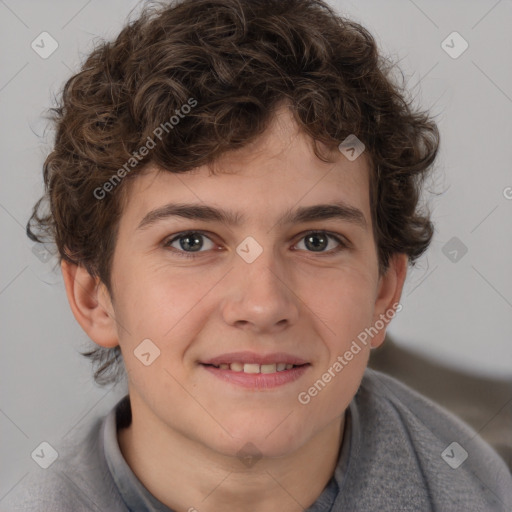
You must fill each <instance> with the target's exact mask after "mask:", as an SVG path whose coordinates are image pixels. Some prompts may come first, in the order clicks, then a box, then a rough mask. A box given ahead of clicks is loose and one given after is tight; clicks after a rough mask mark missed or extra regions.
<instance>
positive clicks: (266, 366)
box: [260, 364, 277, 373]
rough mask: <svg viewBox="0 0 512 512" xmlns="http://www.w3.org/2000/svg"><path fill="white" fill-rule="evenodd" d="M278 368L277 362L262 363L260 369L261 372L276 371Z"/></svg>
mask: <svg viewBox="0 0 512 512" xmlns="http://www.w3.org/2000/svg"><path fill="white" fill-rule="evenodd" d="M276 369H277V365H276V364H262V365H261V370H260V371H261V373H276Z"/></svg>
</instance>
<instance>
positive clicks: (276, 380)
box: [199, 352, 311, 390]
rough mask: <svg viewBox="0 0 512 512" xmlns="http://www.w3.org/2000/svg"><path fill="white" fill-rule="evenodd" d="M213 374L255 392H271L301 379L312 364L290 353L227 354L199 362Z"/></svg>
mask: <svg viewBox="0 0 512 512" xmlns="http://www.w3.org/2000/svg"><path fill="white" fill-rule="evenodd" d="M199 364H200V366H202V367H203V368H204V369H205V370H207V371H208V372H209V373H210V374H211V375H214V376H215V377H217V378H219V379H221V380H223V381H225V382H229V383H230V384H232V385H235V386H242V387H244V388H249V389H253V390H263V389H270V388H274V387H277V386H281V385H284V384H287V383H290V382H293V381H295V380H297V379H299V378H300V377H301V376H302V375H303V374H304V373H305V372H306V371H307V369H308V368H309V367H310V366H311V363H309V362H307V361H306V360H304V359H301V358H299V357H296V356H292V355H290V354H285V353H278V354H268V355H259V354H255V353H252V352H237V353H231V354H224V355H221V356H217V357H215V358H212V359H209V360H207V361H204V362H200V363H199Z"/></svg>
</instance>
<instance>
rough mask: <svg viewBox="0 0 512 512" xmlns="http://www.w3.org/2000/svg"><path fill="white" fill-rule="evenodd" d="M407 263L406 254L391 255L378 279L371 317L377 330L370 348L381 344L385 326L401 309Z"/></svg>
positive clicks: (384, 334)
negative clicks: (372, 315)
mask: <svg viewBox="0 0 512 512" xmlns="http://www.w3.org/2000/svg"><path fill="white" fill-rule="evenodd" d="M408 263H409V258H408V256H407V254H402V253H396V254H393V255H392V256H391V257H390V260H389V266H388V269H387V271H386V273H385V274H384V275H382V276H381V277H380V279H379V287H378V293H377V299H376V301H375V313H374V317H373V325H374V326H375V328H377V329H378V334H376V335H375V336H374V337H373V338H372V342H371V346H372V348H377V347H379V346H380V345H381V344H382V343H383V341H384V338H385V336H386V327H387V325H388V324H389V322H390V321H391V320H392V319H393V317H394V316H395V314H396V313H397V312H398V311H399V310H400V309H401V305H399V304H400V297H401V296H402V289H403V287H404V282H405V278H406V276H407V265H408ZM380 327H382V328H380Z"/></svg>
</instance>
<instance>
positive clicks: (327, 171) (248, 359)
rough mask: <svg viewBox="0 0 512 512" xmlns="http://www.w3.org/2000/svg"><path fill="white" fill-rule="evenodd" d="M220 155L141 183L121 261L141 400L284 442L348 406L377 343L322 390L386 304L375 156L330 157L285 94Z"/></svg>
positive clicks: (186, 427) (124, 339) (171, 421)
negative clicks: (375, 216) (278, 106)
mask: <svg viewBox="0 0 512 512" xmlns="http://www.w3.org/2000/svg"><path fill="white" fill-rule="evenodd" d="M216 170H217V172H218V173H217V174H211V173H210V172H209V169H208V168H206V167H204V168H202V167H201V168H198V169H196V170H194V171H192V172H189V173H186V174H179V175H178V174H173V173H170V172H165V171H160V172H159V171H158V169H156V168H148V170H147V172H146V173H144V174H143V175H141V176H139V177H138V178H137V179H135V180H134V181H133V183H131V184H130V187H131V188H130V189H129V194H128V200H127V202H126V205H125V207H124V211H123V215H122V218H121V220H120V225H119V233H118V240H117V244H116V249H115V252H114V257H113V262H112V274H111V275H112V290H113V300H112V308H113V313H114V315H115V318H116V321H117V325H118V340H119V344H120V346H121V350H122V353H123V356H124V361H125V365H126V368H127V371H128V374H129V388H130V394H131V397H132V407H134V406H135V405H133V404H137V407H138V408H140V409H142V410H143V414H145V417H146V418H148V421H152V422H154V423H155V424H158V425H161V426H165V427H166V428H168V429H172V431H174V432H176V433H178V434H180V435H182V436H185V437H187V438H189V439H191V440H193V441H196V442H198V443H200V444H202V445H204V446H207V447H209V448H210V449H213V450H215V451H217V452H219V453H223V454H229V455H234V454H236V453H237V452H238V451H239V450H240V449H241V447H243V446H244V445H245V444H246V443H248V442H251V443H253V444H254V445H255V446H256V447H257V448H258V450H259V451H260V452H262V453H263V454H265V455H267V456H270V457H272V456H281V455H285V454H287V453H291V452H293V451H294V450H296V449H298V448H299V447H301V446H302V445H304V444H305V443H307V442H308V440H310V439H312V438H313V437H314V436H315V435H317V434H318V433H319V432H321V431H322V429H324V428H326V426H327V425H328V424H330V423H332V422H333V421H335V420H336V419H337V418H340V417H341V415H342V414H343V412H344V410H345V408H346V407H347V405H348V404H349V402H350V401H351V399H352V398H353V396H354V394H355V392H356V391H357V388H358V386H359V384H360V381H361V378H362V375H363V372H364V369H365V367H366V363H367V359H368V354H369V350H370V344H369V343H368V344H367V345H366V346H362V347H361V349H360V351H359V352H358V353H357V354H356V355H354V356H353V358H352V359H351V360H350V361H346V363H347V364H346V365H344V367H343V369H342V371H338V372H336V371H334V372H331V373H333V374H334V375H335V376H333V377H332V378H331V379H330V382H328V383H326V384H325V386H324V387H322V389H321V390H320V391H318V389H317V393H316V394H315V393H313V396H312V395H311V394H310V393H308V390H309V389H310V388H311V387H312V386H313V385H314V383H315V382H316V381H317V380H318V379H321V377H322V375H323V374H324V373H325V372H326V371H327V370H328V369H329V368H332V366H333V363H334V362H335V361H336V360H337V358H338V356H343V355H344V354H345V353H346V352H347V350H349V349H350V346H351V344H352V342H353V340H355V339H356V338H357V336H358V335H359V334H360V333H361V332H362V331H364V329H365V328H367V327H369V326H371V325H372V324H373V323H374V322H375V319H376V318H378V315H379V313H382V312H383V311H382V305H381V304H380V303H379V299H378V298H379V293H380V290H381V285H382V281H381V278H379V274H378V261H377V253H376V247H375V242H374V239H373V236H372V224H371V216H370V204H369V173H368V167H367V162H366V160H365V158H364V154H363V156H361V157H359V158H357V159H356V160H355V161H353V162H351V161H349V160H348V159H346V158H345V157H344V156H343V155H342V154H341V153H338V154H337V155H336V161H335V163H323V162H322V161H320V160H319V159H318V158H317V157H316V156H315V155H314V153H313V150H312V147H311V144H310V141H309V139H308V138H307V137H306V136H305V135H303V134H301V133H300V132H299V131H298V129H297V126H296V125H295V123H294V122H293V120H292V117H291V116H290V115H289V113H288V112H287V111H286V110H284V109H283V110H280V111H279V112H278V115H277V116H276V118H275V120H274V122H273V124H272V125H271V127H270V128H269V129H268V130H267V132H265V134H264V135H263V136H262V137H261V138H260V139H258V141H257V142H256V143H254V144H252V145H251V146H249V147H246V148H244V149H243V150H240V151H236V152H232V153H230V154H228V155H226V156H224V157H223V158H222V159H221V160H220V161H218V163H217V164H216ZM177 204H180V205H182V206H183V205H193V206H200V207H202V208H204V207H209V208H210V209H216V210H222V211H224V212H229V219H228V218H227V215H226V219H224V220H223V219H221V218H216V217H217V216H216V215H212V214H211V211H210V214H209V215H206V216H205V215H203V216H202V218H200V216H199V217H197V214H198V211H197V210H196V211H195V212H193V211H192V213H194V215H192V213H190V212H191V210H187V211H189V214H188V215H187V216H181V215H177V214H176V210H175V209H174V212H173V211H172V210H173V208H172V205H177ZM316 205H337V206H338V209H337V210H335V209H334V208H333V209H332V210H331V213H332V215H330V216H325V215H324V216H322V215H317V218H316V219H315V218H313V214H314V211H312V210H309V213H308V210H307V209H308V208H311V207H314V206H316ZM340 205H342V206H343V208H339V207H340ZM299 209H301V210H302V216H297V213H298V211H299ZM185 210H186V208H182V210H181V212H182V213H183V215H185V213H184V212H185ZM321 211H323V212H324V213H325V212H326V211H328V209H323V210H321ZM172 213H174V214H172ZM203 213H204V212H203ZM207 213H208V212H207ZM317 213H318V212H317ZM285 214H286V215H285ZM324 217H325V218H324ZM119 326H122V328H121V327H119ZM143 340H151V341H150V342H148V341H145V342H144V343H145V344H143V345H141V342H143ZM156 347H157V348H156ZM158 351H159V353H158ZM141 353H143V354H145V355H144V356H142V357H140V356H141ZM136 354H138V355H139V357H137V355H136ZM148 354H149V355H148ZM158 354H159V355H158ZM141 359H142V360H143V361H144V362H145V363H149V364H144V363H143V362H142V361H141ZM285 364H288V366H287V367H286V366H285V367H284V370H283V366H284V365H285ZM242 365H244V366H242ZM290 365H294V366H293V367H292V368H291V369H290ZM242 368H243V370H242V371H240V370H241V369H242ZM253 372H259V373H253ZM304 393H306V394H307V395H308V396H309V397H310V399H309V400H307V398H306V395H305V394H304ZM299 397H302V400H300V399H299ZM305 402H307V403H305ZM141 414H142V412H141ZM276 425H278V427H277V428H276Z"/></svg>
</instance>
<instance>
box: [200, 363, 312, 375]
mask: <svg viewBox="0 0 512 512" xmlns="http://www.w3.org/2000/svg"><path fill="white" fill-rule="evenodd" d="M306 365H309V363H305V364H291V363H270V364H257V363H241V362H235V363H231V364H228V363H220V364H218V365H216V364H203V366H210V367H212V368H217V369H218V370H229V371H232V372H239V373H240V372H241V373H252V374H256V373H264V374H269V373H277V372H284V371H286V370H292V369H293V368H299V367H301V366H306Z"/></svg>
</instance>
